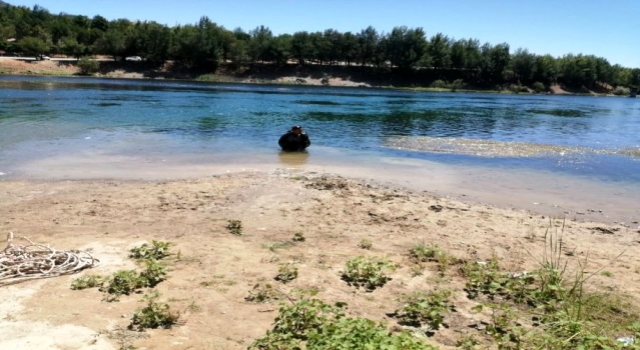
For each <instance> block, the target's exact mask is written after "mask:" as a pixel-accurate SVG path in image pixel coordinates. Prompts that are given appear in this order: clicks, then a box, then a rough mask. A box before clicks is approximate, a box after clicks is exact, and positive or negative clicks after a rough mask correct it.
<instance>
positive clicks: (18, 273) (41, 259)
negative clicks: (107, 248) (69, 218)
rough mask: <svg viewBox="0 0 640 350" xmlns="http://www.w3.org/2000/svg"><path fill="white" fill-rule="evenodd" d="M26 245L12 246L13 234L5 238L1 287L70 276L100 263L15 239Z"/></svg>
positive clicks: (85, 254) (0, 265)
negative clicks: (39, 279)
mask: <svg viewBox="0 0 640 350" xmlns="http://www.w3.org/2000/svg"><path fill="white" fill-rule="evenodd" d="M18 238H22V239H24V240H25V241H27V242H29V244H27V245H19V244H14V243H13V232H9V234H8V235H7V247H6V248H4V250H3V251H2V252H1V253H0V287H3V286H7V285H10V284H15V283H20V282H23V281H27V280H32V279H38V278H49V277H56V276H62V275H70V274H73V273H76V272H79V271H81V270H83V269H86V268H91V267H96V266H98V265H99V264H100V260H98V259H96V258H94V257H93V256H92V255H91V254H89V253H88V252H86V251H80V250H67V251H58V250H55V249H53V248H51V247H47V246H45V245H42V244H37V243H34V242H32V241H31V240H29V239H28V238H27V237H18Z"/></svg>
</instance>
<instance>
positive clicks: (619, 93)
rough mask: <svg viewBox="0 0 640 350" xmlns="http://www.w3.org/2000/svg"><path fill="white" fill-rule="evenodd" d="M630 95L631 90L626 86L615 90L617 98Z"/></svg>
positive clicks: (617, 87)
mask: <svg viewBox="0 0 640 350" xmlns="http://www.w3.org/2000/svg"><path fill="white" fill-rule="evenodd" d="M630 93H631V89H629V88H628V87H624V86H616V88H615V89H613V94H614V95H616V96H626V95H629V94H630Z"/></svg>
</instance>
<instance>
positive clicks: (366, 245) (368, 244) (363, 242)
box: [358, 238, 373, 250]
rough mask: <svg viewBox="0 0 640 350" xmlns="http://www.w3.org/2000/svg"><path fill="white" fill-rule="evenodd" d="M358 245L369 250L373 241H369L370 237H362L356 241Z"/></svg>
mask: <svg viewBox="0 0 640 350" xmlns="http://www.w3.org/2000/svg"><path fill="white" fill-rule="evenodd" d="M358 247H360V248H362V249H367V250H370V249H371V248H372V247H373V243H372V242H371V240H370V239H366V238H365V239H363V240H361V241H360V243H358Z"/></svg>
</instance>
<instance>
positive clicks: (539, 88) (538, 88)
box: [531, 81, 547, 93]
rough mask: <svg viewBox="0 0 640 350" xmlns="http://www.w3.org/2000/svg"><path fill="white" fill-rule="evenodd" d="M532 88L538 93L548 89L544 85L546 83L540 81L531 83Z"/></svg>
mask: <svg viewBox="0 0 640 350" xmlns="http://www.w3.org/2000/svg"><path fill="white" fill-rule="evenodd" d="M531 88H532V89H533V91H535V92H537V93H541V92H545V91H547V88H546V87H545V86H544V84H543V83H541V82H539V81H536V82H535V83H533V85H531Z"/></svg>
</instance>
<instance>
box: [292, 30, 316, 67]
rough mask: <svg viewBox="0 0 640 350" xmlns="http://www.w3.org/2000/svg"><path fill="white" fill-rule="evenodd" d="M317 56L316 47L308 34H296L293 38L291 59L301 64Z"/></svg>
mask: <svg viewBox="0 0 640 350" xmlns="http://www.w3.org/2000/svg"><path fill="white" fill-rule="evenodd" d="M314 56H315V46H313V42H312V41H311V36H310V35H309V33H308V32H304V31H303V32H295V33H294V34H293V36H292V37H291V57H293V58H295V59H296V60H298V63H299V64H305V61H306V60H307V59H309V58H311V57H314Z"/></svg>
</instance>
